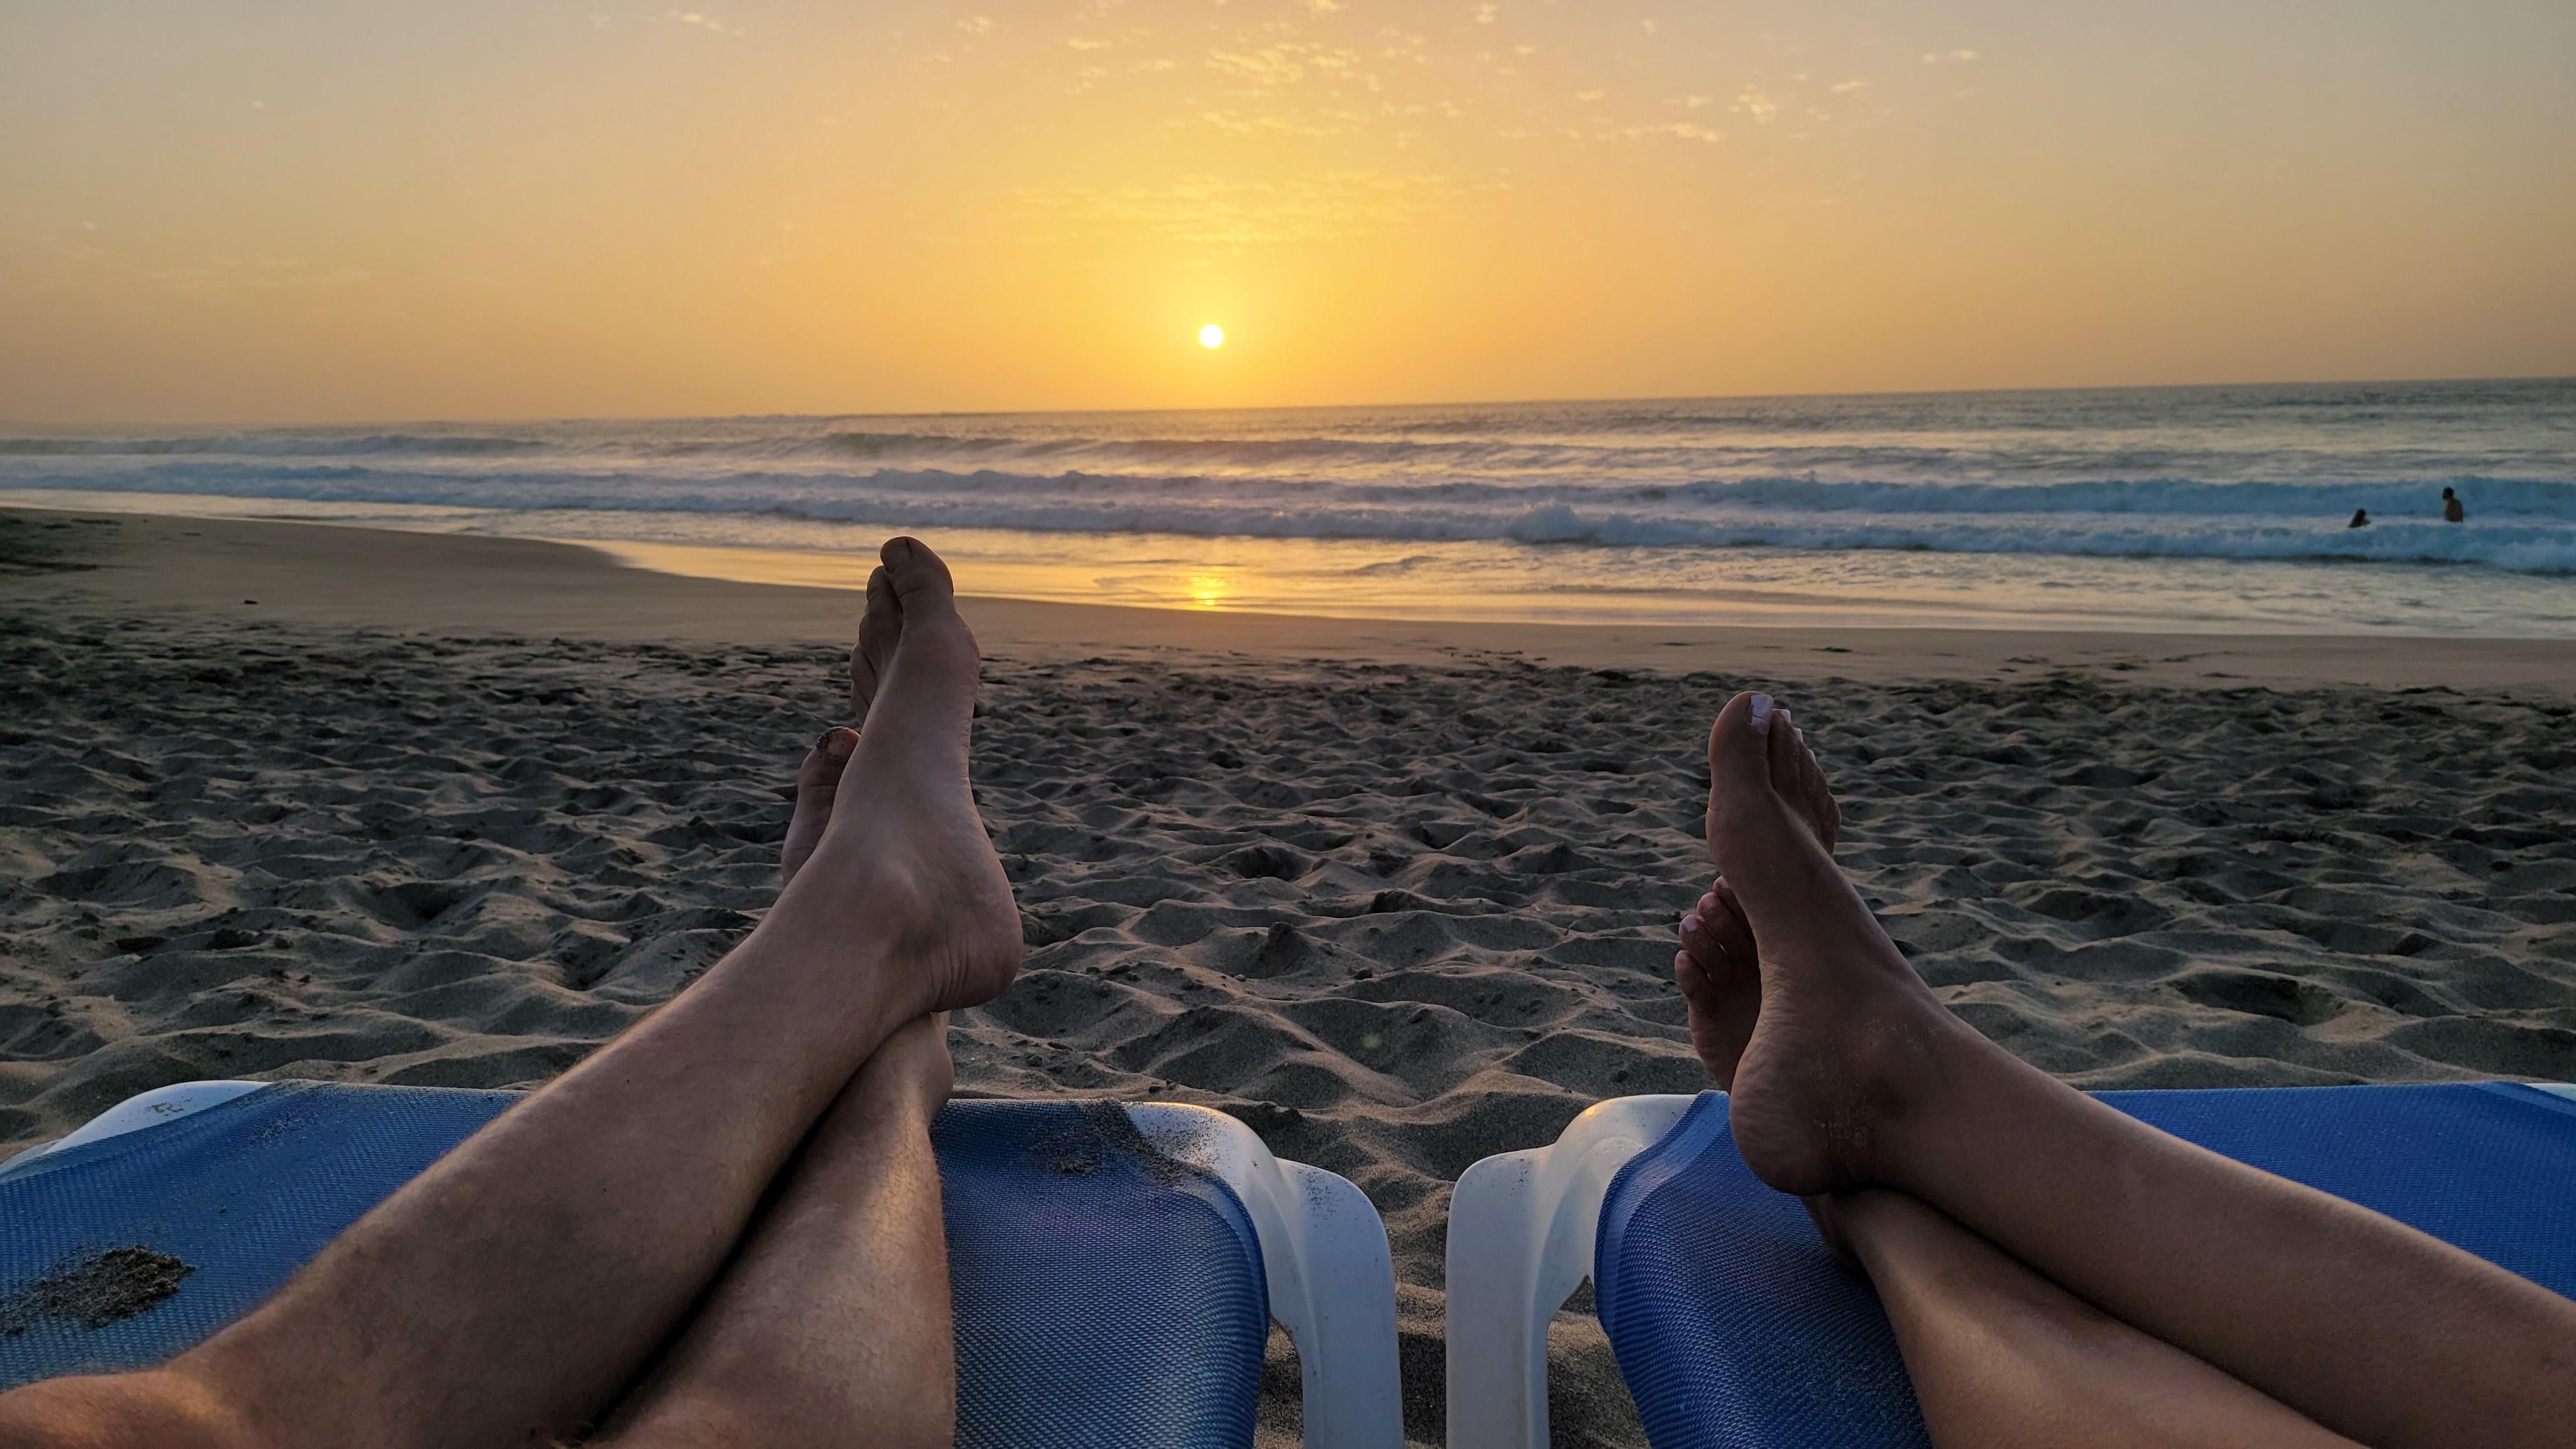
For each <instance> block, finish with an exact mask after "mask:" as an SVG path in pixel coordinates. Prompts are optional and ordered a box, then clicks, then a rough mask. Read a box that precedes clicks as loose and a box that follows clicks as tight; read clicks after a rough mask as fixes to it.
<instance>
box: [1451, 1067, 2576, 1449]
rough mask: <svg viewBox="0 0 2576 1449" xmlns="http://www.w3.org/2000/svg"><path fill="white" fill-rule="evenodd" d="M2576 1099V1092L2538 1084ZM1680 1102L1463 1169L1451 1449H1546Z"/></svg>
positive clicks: (1456, 1214) (1634, 1108) (1610, 1111)
mask: <svg viewBox="0 0 2576 1449" xmlns="http://www.w3.org/2000/svg"><path fill="white" fill-rule="evenodd" d="M2531 1085H2533V1086H2535V1087H2538V1088H2539V1089H2540V1090H2542V1091H2544V1092H2551V1093H2555V1094H2556V1095H2558V1096H2561V1097H2565V1098H2567V1099H2569V1100H2570V1101H2576V1085H2568V1084H2565V1083H2556V1082H2534V1083H2532V1084H2531ZM1692 1100H1693V1099H1692V1098H1690V1097H1686V1096H1652V1097H1614V1098H1612V1099H1610V1100H1609V1101H1606V1102H1601V1103H1598V1104H1596V1105H1594V1106H1593V1107H1591V1108H1590V1109H1588V1110H1587V1111H1585V1112H1584V1113H1583V1115H1581V1116H1579V1117H1577V1118H1575V1119H1574V1120H1573V1121H1572V1122H1570V1123H1568V1124H1566V1128H1565V1131H1564V1132H1563V1133H1561V1134H1559V1136H1558V1137H1557V1139H1556V1141H1555V1142H1554V1143H1553V1144H1551V1145H1549V1146H1546V1147H1539V1148H1533V1149H1530V1150H1528V1151H1525V1152H1505V1153H1502V1154H1500V1155H1498V1156H1494V1157H1488V1158H1486V1159H1485V1160H1483V1161H1482V1162H1479V1163H1477V1164H1475V1165H1474V1166H1472V1167H1470V1168H1468V1169H1467V1170H1466V1172H1465V1173H1463V1174H1461V1175H1460V1177H1459V1178H1458V1188H1457V1191H1456V1192H1454V1193H1452V1194H1451V1195H1450V1198H1449V1253H1448V1264H1449V1267H1448V1274H1449V1345H1448V1347H1449V1364H1448V1368H1449V1372H1448V1380H1449V1449H1543V1446H1545V1445H1546V1443H1547V1324H1548V1320H1549V1319H1551V1318H1553V1317H1555V1316H1556V1310H1557V1309H1559V1308H1561V1307H1563V1306H1565V1300H1566V1299H1567V1298H1569V1297H1571V1296H1572V1295H1573V1293H1574V1290H1575V1289H1576V1288H1579V1287H1581V1286H1582V1285H1583V1283H1584V1282H1585V1281H1586V1280H1587V1279H1589V1278H1590V1277H1591V1276H1592V1249H1593V1244H1594V1243H1595V1242H1596V1241H1597V1238H1598V1234H1599V1230H1600V1225H1601V1199H1602V1197H1603V1196H1604V1195H1605V1194H1606V1193H1608V1192H1609V1190H1610V1179H1612V1178H1613V1177H1616V1176H1618V1174H1619V1169H1620V1168H1622V1167H1625V1166H1627V1164H1628V1159H1630V1158H1632V1157H1635V1156H1636V1155H1637V1154H1638V1153H1640V1152H1643V1151H1645V1150H1646V1149H1647V1148H1648V1147H1651V1146H1653V1145H1654V1144H1655V1143H1656V1142H1658V1141H1660V1140H1661V1139H1662V1138H1663V1135H1664V1134H1665V1133H1667V1132H1670V1131H1671V1130H1673V1127H1674V1125H1675V1124H1677V1123H1679V1122H1680V1121H1681V1119H1682V1114H1683V1113H1685V1112H1687V1111H1689V1110H1690V1105H1691V1102H1692Z"/></svg>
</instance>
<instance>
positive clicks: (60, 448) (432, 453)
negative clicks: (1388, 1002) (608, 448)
mask: <svg viewBox="0 0 2576 1449" xmlns="http://www.w3.org/2000/svg"><path fill="white" fill-rule="evenodd" d="M546 447H547V444H546V443H545V442H543V441H542V440H539V439H535V438H513V437H477V436H467V435H462V434H440V433H429V434H420V433H373V434H366V435H362V436H361V435H339V434H331V433H311V432H294V433H211V434H206V435H203V436H198V437H186V436H181V437H162V438H0V458H10V457H18V458H82V457H97V458H115V457H145V458H156V457H174V456H178V457H186V456H219V457H238V458H325V457H336V456H340V455H343V454H348V455H354V456H358V457H375V456H381V455H384V454H412V455H417V456H421V457H451V458H490V457H506V456H510V455H514V454H524V453H536V452H542V451H543V450H544V449H545V448H546Z"/></svg>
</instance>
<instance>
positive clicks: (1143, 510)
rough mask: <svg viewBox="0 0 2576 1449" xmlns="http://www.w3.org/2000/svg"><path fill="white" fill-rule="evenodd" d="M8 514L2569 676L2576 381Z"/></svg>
mask: <svg viewBox="0 0 2576 1449" xmlns="http://www.w3.org/2000/svg"><path fill="white" fill-rule="evenodd" d="M2446 487H2447V488H2451V489H2454V490H2456V492H2457V493H2458V495H2459V497H2460V498H2461V499H2462V500H2463V502H2464V504H2465V506H2466V508H2467V510H2468V521H2467V522H2466V523H2464V524H2450V523H2445V522H2444V521H2443V520H2442V515H2441V508H2442V504H2441V494H2442V490H2443V489H2444V488H2446ZM0 501H14V502H19V503H32V504H51V505H54V506H77V507H83V508H115V507H124V508H132V509H142V510H147V511H155V512H172V511H175V512H192V513H209V514H225V515H231V516H244V517H270V518H274V517H286V518H308V519H315V520H321V521H331V522H348V523H368V524H376V525H381V526H388V527H399V528H423V529H435V530H442V531H463V532H482V533H499V534H510V535H516V536H524V537H536V538H550V539H563V540H572V541H579V542H584V543H590V544H594V545H597V546H600V547H603V548H606V549H608V550H609V551H611V552H612V553H614V554H616V555H617V556H619V557H621V558H623V559H625V560H627V561H629V562H632V563H636V564H639V565H642V566H645V567H652V568H661V569H666V570H670V571H674V572H681V573H694V574H712V575H718V576H723V577H732V578H743V579H758V580H778V581H787V582H799V583H825V584H841V585H851V586H855V585H857V584H858V583H860V582H862V581H863V580H864V578H865V575H866V571H867V567H868V564H869V563H870V562H871V561H872V556H873V551H874V545H875V543H876V541H877V540H878V539H879V538H881V537H882V536H883V535H885V534H886V533H888V532H890V531H896V530H902V531H910V532H916V533H919V534H921V535H923V536H925V537H927V538H929V539H931V540H932V541H933V542H934V543H935V544H937V545H938V546H940V547H941V548H942V549H943V551H945V552H946V553H948V554H949V555H950V556H951V557H952V558H953V559H954V560H955V562H956V563H957V565H958V568H959V572H960V574H961V576H962V578H963V580H964V582H965V584H966V586H967V587H968V588H969V590H970V591H977V592H984V593H996V594H1009V595H1015V596H1020V597H1031V598H1046V599H1065V600H1077V601H1084V602H1099V603H1120V604H1143V605H1151V606H1162V607H1173V608H1199V609H1260V610H1270V611H1282V612H1290V613H1309V614H1330V615H1343V616H1358V617H1391V618H1415V619H1438V618H1457V619H1489V620H1533V621H1537V620H1546V621H1565V622H1584V621H1596V622H1597V621H1652V622H1665V623H1729V622H1736V623H1742V622H1760V621H1765V620H1770V621H1780V622H1798V623H1841V624H1854V625H1859V624H1899V625H1902V624H1943V625H1971V626H1995V627H2004V626H2020V627H2030V626H2039V627H2078V628H2100V629H2179V630H2198V631H2231V632H2232V631H2262V632H2275V631H2286V632H2301V633H2372V632H2382V631H2396V632H2406V633H2461V634H2477V635H2501V636H2550V637H2576V379H2561V380H2535V381H2506V382H2420V383H2351V384H2331V385H2279V386H2260V387H2254V386H2246V387H2196V388H2139V389H2102V390H2083V391H2045V392H1988V393H1942V394H1913V395H1873V396H1851V397H1781V398H1704V399H1674V400H1659V401H1638V402H1573V403H1511V404H1488V405H1454V406H1409V407H1367V408H1360V407H1352V408H1296V409H1265V410H1248V411H1231V412H1215V411H1193V412H1154V413H1146V412H1121V413H1017V414H992V413H987V414H936V415H906V416H857V415H853V416H846V417H744V418H687V419H651V420H589V421H564V422H543V423H515V422H514V423H421V424H402V425H398V426H397V425H386V426H376V427H329V428H314V427H297V428H261V429H243V430H186V429H148V428H147V429H126V430H113V431H104V430H67V429H41V428H26V427H20V428H15V429H11V430H7V431H5V432H0ZM2355 509H2366V510H2368V512H2369V515H2370V518H2371V520H2372V522H2371V524H2370V526H2369V527H2366V528H2350V527H2347V526H2346V525H2347V523H2348V521H2349V520H2350V519H2351V517H2352V514H2353V511H2354V510H2355Z"/></svg>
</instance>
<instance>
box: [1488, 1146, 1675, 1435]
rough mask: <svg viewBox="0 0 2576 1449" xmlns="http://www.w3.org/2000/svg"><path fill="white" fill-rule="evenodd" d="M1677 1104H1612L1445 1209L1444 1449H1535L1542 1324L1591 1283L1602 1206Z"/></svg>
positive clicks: (1540, 1415)
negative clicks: (1446, 1350)
mask: <svg viewBox="0 0 2576 1449" xmlns="http://www.w3.org/2000/svg"><path fill="white" fill-rule="evenodd" d="M1693 1100H1694V1099H1693V1098H1690V1097H1687V1096H1652V1097H1616V1098H1613V1099H1611V1100H1609V1101H1606V1102H1602V1103H1598V1104H1596V1105H1595V1106H1593V1107H1591V1108H1590V1109H1588V1110H1586V1111H1585V1112H1584V1113H1583V1115H1582V1116H1579V1117H1577V1118H1575V1119H1574V1120H1573V1121H1572V1122H1571V1123H1568V1124H1567V1125H1566V1129H1565V1131H1564V1132H1563V1133H1561V1134H1559V1135H1558V1137H1557V1139H1556V1142H1555V1143H1554V1144H1553V1145H1551V1146H1547V1147H1540V1148H1535V1149H1532V1150H1530V1151H1526V1152H1506V1153H1502V1154H1501V1155H1499V1156H1495V1157H1488V1158H1486V1159H1485V1160H1483V1161H1482V1162H1479V1163H1477V1164H1475V1165H1474V1166H1472V1167H1470V1168H1468V1169H1467V1170H1466V1172H1464V1173H1463V1174H1461V1175H1460V1176H1459V1178H1458V1187H1457V1190H1456V1191H1455V1192H1454V1193H1453V1194H1451V1196H1450V1199H1449V1251H1448V1279H1449V1335H1448V1337H1449V1362H1448V1387H1449V1445H1450V1449H1543V1446H1544V1445H1545V1444H1546V1443H1547V1324H1548V1320H1549V1319H1550V1318H1552V1317H1554V1316H1555V1314H1556V1310H1557V1309H1558V1308H1560V1307H1562V1306H1563V1305H1564V1303H1565V1300H1566V1298H1567V1297H1568V1296H1569V1295H1571V1294H1572V1293H1573V1292H1574V1290H1575V1289H1576V1288H1577V1287H1579V1286H1581V1285H1582V1283H1583V1280H1584V1279H1586V1278H1589V1277H1590V1276H1592V1245H1593V1240H1594V1235H1595V1233H1596V1232H1597V1231H1598V1229H1599V1225H1600V1221H1601V1199H1602V1195H1603V1194H1604V1193H1606V1192H1607V1191H1608V1190H1609V1187H1610V1179H1611V1178H1613V1177H1615V1176H1617V1175H1618V1172H1619V1169H1620V1168H1621V1167H1623V1166H1625V1165H1626V1164H1627V1161H1628V1159H1629V1158H1632V1157H1634V1156H1636V1155H1637V1154H1638V1153H1640V1152H1643V1151H1645V1150H1646V1149H1647V1148H1648V1147H1650V1146H1652V1145H1653V1144H1654V1143H1655V1142H1656V1140H1657V1139H1659V1138H1661V1137H1662V1136H1663V1135H1664V1134H1665V1133H1666V1132H1669V1131H1671V1130H1672V1127H1673V1124H1674V1123H1676V1122H1678V1121H1680V1120H1681V1118H1682V1114H1683V1113H1684V1112H1687V1111H1688V1110H1690V1104H1691V1102H1692V1101H1693Z"/></svg>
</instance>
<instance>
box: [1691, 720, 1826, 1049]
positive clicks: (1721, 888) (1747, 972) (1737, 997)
mask: <svg viewBox="0 0 2576 1449" xmlns="http://www.w3.org/2000/svg"><path fill="white" fill-rule="evenodd" d="M1778 717H1779V719H1780V720H1781V721H1782V722H1784V723H1790V721H1789V712H1788V711H1787V710H1785V709H1784V710H1781V711H1780V712H1779V716H1778ZM1790 727H1791V728H1792V729H1796V725H1795V724H1794V723H1790ZM1805 738H1806V735H1805V732H1804V731H1799V732H1798V739H1799V740H1800V741H1801V742H1802V743H1803V742H1804V740H1805ZM1808 763H1809V765H1810V766H1811V767H1812V766H1813V765H1814V760H1813V759H1812V757H1811V758H1810V759H1809V761H1808ZM1798 783H1799V788H1798V789H1796V790H1795V791H1793V792H1792V793H1791V795H1790V797H1789V804H1790V806H1791V808H1793V809H1795V810H1796V811H1797V812H1798V814H1799V816H1800V817H1801V818H1802V819H1804V820H1805V821H1806V822H1807V828H1808V829H1809V830H1812V831H1814V832H1815V835H1816V839H1817V841H1818V842H1819V843H1821V844H1822V845H1823V846H1824V847H1825V851H1826V853H1827V854H1831V853H1832V852H1833V848H1834V833H1835V831H1836V830H1838V829H1839V828H1840V827H1841V825H1842V808H1841V807H1840V806H1838V805H1836V804H1835V803H1834V795H1833V792H1832V791H1831V790H1829V789H1827V788H1825V776H1824V771H1823V770H1821V769H1816V768H1810V769H1808V770H1807V771H1806V772H1804V774H1803V775H1802V776H1801V777H1800V780H1799V782H1798ZM1681 940H1682V948H1681V949H1680V950H1679V951H1676V952H1674V953H1673V983H1674V984H1675V985H1677V986H1679V987H1680V988H1681V993H1682V1001H1683V1003H1684V1004H1686V1005H1687V1006H1688V1007H1689V1008H1690V1028H1691V1046H1692V1047H1693V1048H1694V1049H1695V1050H1697V1051H1698V1052H1699V1060H1700V1065H1702V1066H1704V1067H1707V1068H1708V1074H1709V1075H1710V1076H1712V1077H1714V1078H1716V1079H1717V1085H1718V1086H1719V1087H1720V1088H1727V1089H1731V1088H1732V1087H1733V1086H1734V1084H1735V1067H1736V1063H1737V1062H1739V1061H1741V1060H1742V1059H1743V1057H1744V1044H1745V1042H1746V1041H1747V1040H1748V1039H1750V1038H1751V1037H1752V1035H1753V1022H1754V1017H1755V1015H1756V1013H1757V1011H1758V1010H1759V1009H1760V1007H1761V1005H1762V953H1761V949H1760V947H1759V946H1757V945H1756V944H1755V942H1754V939H1753V927H1752V925H1751V924H1750V923H1748V922H1747V921H1746V920H1745V919H1744V904H1743V902H1741V901H1739V900H1737V899H1736V896H1735V887H1733V886H1731V885H1728V884H1727V883H1726V877H1724V876H1719V877H1718V878H1717V881H1716V883H1715V884H1713V885H1711V886H1710V887H1709V888H1708V893H1707V894H1705V895H1703V896H1701V897H1700V898H1699V901H1698V903H1697V904H1696V905H1694V906H1692V907H1691V909H1690V910H1688V911H1686V912H1684V913H1683V915H1682V925H1681Z"/></svg>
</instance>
